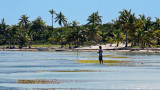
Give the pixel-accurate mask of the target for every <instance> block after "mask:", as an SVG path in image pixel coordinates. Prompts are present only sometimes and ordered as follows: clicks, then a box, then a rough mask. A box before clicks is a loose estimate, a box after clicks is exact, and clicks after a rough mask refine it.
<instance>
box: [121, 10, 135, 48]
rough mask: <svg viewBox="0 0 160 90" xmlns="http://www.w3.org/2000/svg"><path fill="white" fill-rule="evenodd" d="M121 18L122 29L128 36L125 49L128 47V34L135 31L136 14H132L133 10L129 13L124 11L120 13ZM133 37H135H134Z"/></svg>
mask: <svg viewBox="0 0 160 90" xmlns="http://www.w3.org/2000/svg"><path fill="white" fill-rule="evenodd" d="M119 13H120V16H119V24H120V25H121V27H122V29H124V31H125V34H126V45H125V47H128V32H131V33H133V32H134V31H135V27H134V24H135V20H136V18H135V14H134V13H133V14H131V9H130V10H129V11H127V10H126V9H124V10H123V11H120V12H119ZM132 36H133V35H132Z"/></svg>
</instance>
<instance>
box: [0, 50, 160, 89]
mask: <svg viewBox="0 0 160 90" xmlns="http://www.w3.org/2000/svg"><path fill="white" fill-rule="evenodd" d="M103 55H104V57H103V59H104V64H103V65H100V64H99V62H98V60H97V59H98V57H97V56H98V54H97V53H96V52H78V53H77V52H16V51H0V90H2V89H9V90H10V89H11V90H43V89H45V90H56V89H62V90H63V89H67V90H68V89H75V90H79V89H81V90H85V89H96V90H97V89H160V86H159V84H160V78H159V76H160V61H159V58H160V53H151V52H148V53H147V52H146V53H144V52H104V53H103Z"/></svg>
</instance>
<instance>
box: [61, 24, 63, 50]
mask: <svg viewBox="0 0 160 90" xmlns="http://www.w3.org/2000/svg"><path fill="white" fill-rule="evenodd" d="M61 35H62V25H61ZM61 48H63V37H61Z"/></svg>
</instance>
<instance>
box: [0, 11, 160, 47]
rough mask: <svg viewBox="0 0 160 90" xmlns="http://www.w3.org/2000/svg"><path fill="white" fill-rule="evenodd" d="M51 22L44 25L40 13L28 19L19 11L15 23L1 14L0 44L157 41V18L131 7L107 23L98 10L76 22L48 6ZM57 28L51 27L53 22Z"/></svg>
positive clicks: (148, 43)
mask: <svg viewBox="0 0 160 90" xmlns="http://www.w3.org/2000/svg"><path fill="white" fill-rule="evenodd" d="M49 13H50V14H51V17H52V26H48V25H46V22H44V21H43V20H42V18H41V17H37V18H36V19H35V20H33V21H29V17H28V16H27V15H22V16H21V17H20V19H19V22H18V24H15V25H11V26H10V25H7V24H6V23H5V20H4V18H3V19H2V20H1V23H0V45H8V48H15V46H18V47H19V48H22V47H29V48H31V45H34V44H44V43H45V44H53V45H61V47H63V46H64V45H68V46H69V48H72V47H79V46H85V45H93V44H105V43H110V44H113V43H116V44H117V47H118V46H119V43H125V47H128V45H130V46H131V47H134V46H135V47H136V46H138V47H143V48H144V47H153V46H159V45H160V19H159V18H157V17H156V18H155V19H156V20H155V21H152V19H151V17H146V16H145V15H144V14H142V15H139V17H136V16H135V13H132V11H131V10H126V9H124V10H122V11H120V12H119V14H120V15H119V17H117V18H116V19H115V20H112V22H111V23H105V24H102V16H100V15H99V12H98V11H97V12H93V13H92V14H91V15H90V16H88V19H87V24H85V25H79V24H80V23H79V22H77V21H76V20H74V21H72V22H67V18H66V17H65V16H64V15H63V13H62V12H60V13H56V12H55V11H54V10H53V9H52V10H49ZM54 22H55V23H58V24H59V26H60V28H54V25H53V23H54Z"/></svg>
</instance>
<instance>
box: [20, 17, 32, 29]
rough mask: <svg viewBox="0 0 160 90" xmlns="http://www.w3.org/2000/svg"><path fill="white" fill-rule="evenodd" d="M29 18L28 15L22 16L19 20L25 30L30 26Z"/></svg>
mask: <svg viewBox="0 0 160 90" xmlns="http://www.w3.org/2000/svg"><path fill="white" fill-rule="evenodd" d="M28 19H29V17H28V16H27V15H22V16H21V18H20V19H19V20H20V22H21V24H22V26H23V28H25V29H27V28H28V26H29V22H30V21H29V20H28Z"/></svg>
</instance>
